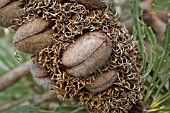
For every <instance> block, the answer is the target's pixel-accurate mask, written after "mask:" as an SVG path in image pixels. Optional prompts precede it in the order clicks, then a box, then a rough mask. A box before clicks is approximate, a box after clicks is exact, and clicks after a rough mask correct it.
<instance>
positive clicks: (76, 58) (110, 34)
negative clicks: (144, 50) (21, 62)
mask: <svg viewBox="0 0 170 113" xmlns="http://www.w3.org/2000/svg"><path fill="white" fill-rule="evenodd" d="M78 1H79V2H81V1H83V0H78ZM87 1H88V0H87ZM85 6H86V5H85ZM85 6H83V5H80V4H77V3H58V1H57V0H34V1H29V3H28V4H27V5H26V7H25V15H24V17H22V18H20V19H18V20H16V26H13V27H16V28H17V27H18V26H20V25H22V26H21V27H19V29H18V30H17V32H16V34H15V37H14V44H15V47H16V48H17V49H19V50H21V51H23V52H26V53H30V54H36V53H38V54H36V55H35V56H34V57H33V61H34V64H33V68H32V71H33V73H34V74H36V73H37V71H36V70H40V72H41V73H42V75H43V76H42V75H39V76H36V77H38V78H42V77H46V78H48V76H47V75H49V76H50V77H51V78H52V80H53V81H54V90H55V91H56V93H57V95H60V96H61V97H62V98H63V99H64V100H72V101H75V102H79V103H81V104H85V105H86V108H88V109H89V110H90V111H92V112H102V113H114V112H115V113H123V112H125V113H126V112H129V110H130V109H131V108H132V107H133V106H134V105H135V104H136V103H137V102H138V101H140V100H141V99H142V92H143V86H142V82H143V77H142V74H141V58H140V54H139V51H138V50H137V43H136V42H135V41H133V40H132V37H131V36H130V35H129V34H128V31H127V29H126V28H125V27H124V26H123V25H122V24H121V23H119V22H117V19H116V17H115V16H114V15H113V14H112V13H110V12H109V11H107V10H105V9H104V10H102V9H97V8H95V9H97V10H87V8H88V7H90V6H88V7H87V6H86V7H85ZM92 9H93V8H92ZM40 17H41V18H40ZM29 21H31V23H34V25H33V26H32V25H31V24H30V22H29ZM28 29H29V33H26V32H27V30H28ZM41 37H42V38H41ZM32 42H33V43H32ZM37 42H38V43H37ZM31 44H33V45H32V46H31V48H30V45H31ZM36 44H38V46H37V45H36ZM28 48H29V50H28ZM35 69H36V70H35ZM44 70H45V71H44ZM38 78H37V79H38ZM41 83H42V84H43V82H41ZM48 83H49V84H52V83H51V82H49V81H48Z"/></svg>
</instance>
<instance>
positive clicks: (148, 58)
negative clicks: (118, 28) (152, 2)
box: [132, 0, 170, 112]
mask: <svg viewBox="0 0 170 113" xmlns="http://www.w3.org/2000/svg"><path fill="white" fill-rule="evenodd" d="M158 1H159V0H158ZM158 1H156V3H158ZM164 1H165V0H164ZM164 1H162V0H161V2H162V3H160V4H159V6H163V5H164ZM132 14H133V17H134V23H133V24H134V27H133V28H134V29H133V35H134V37H135V38H134V39H136V38H137V39H138V40H139V48H140V51H141V56H142V58H143V73H144V77H145V82H144V84H145V86H146V91H145V94H144V107H145V108H146V111H147V112H161V111H162V112H165V111H167V112H168V111H170V107H169V105H170V103H169V101H170V91H169V87H167V86H168V85H169V86H170V83H169V80H170V70H169V69H170V64H169V61H170V58H169V52H170V51H169V48H170V23H168V24H167V27H166V31H165V36H164V38H163V42H162V44H160V43H158V42H157V41H156V37H155V34H154V32H153V31H152V29H151V28H150V27H147V26H146V25H145V24H144V23H143V21H142V20H141V19H140V16H141V15H142V13H141V8H140V5H139V1H138V0H133V1H132ZM144 42H148V43H149V44H150V46H151V47H150V50H149V52H146V51H145V48H144V47H145V45H144V44H145V43H144ZM160 48H161V51H158V50H160ZM147 49H148V48H147ZM149 77H150V78H151V81H150V80H149Z"/></svg>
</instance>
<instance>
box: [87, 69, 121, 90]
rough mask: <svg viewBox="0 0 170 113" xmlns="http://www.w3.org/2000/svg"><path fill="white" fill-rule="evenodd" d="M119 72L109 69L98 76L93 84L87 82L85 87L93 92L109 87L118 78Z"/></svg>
mask: <svg viewBox="0 0 170 113" xmlns="http://www.w3.org/2000/svg"><path fill="white" fill-rule="evenodd" d="M117 77H118V73H117V72H116V71H115V70H109V71H108V72H105V73H103V74H102V75H100V76H96V79H95V81H94V82H92V83H91V84H87V85H86V86H85V87H86V89H87V90H88V91H90V92H92V93H97V92H101V91H104V90H106V89H108V88H109V87H110V86H112V85H113V83H114V82H115V81H116V80H117Z"/></svg>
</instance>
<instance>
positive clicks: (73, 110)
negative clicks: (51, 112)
mask: <svg viewBox="0 0 170 113" xmlns="http://www.w3.org/2000/svg"><path fill="white" fill-rule="evenodd" d="M55 112H57V113H88V112H87V110H85V109H84V106H72V107H71V106H65V107H64V106H63V107H58V108H57V109H56V110H55Z"/></svg>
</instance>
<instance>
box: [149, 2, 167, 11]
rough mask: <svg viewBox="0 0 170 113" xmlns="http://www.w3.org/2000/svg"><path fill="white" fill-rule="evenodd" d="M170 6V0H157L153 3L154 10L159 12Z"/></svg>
mask: <svg viewBox="0 0 170 113" xmlns="http://www.w3.org/2000/svg"><path fill="white" fill-rule="evenodd" d="M169 6H170V0H155V3H154V4H152V10H153V11H155V12H159V11H162V10H165V9H168V8H169Z"/></svg>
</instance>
